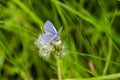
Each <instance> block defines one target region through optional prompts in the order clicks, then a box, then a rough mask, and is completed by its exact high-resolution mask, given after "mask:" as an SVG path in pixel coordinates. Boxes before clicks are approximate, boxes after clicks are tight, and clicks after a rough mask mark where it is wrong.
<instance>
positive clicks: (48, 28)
mask: <svg viewBox="0 0 120 80" xmlns="http://www.w3.org/2000/svg"><path fill="white" fill-rule="evenodd" d="M44 31H45V32H46V33H51V34H54V35H55V34H56V33H57V31H56V29H55V27H54V25H53V24H52V23H51V22H50V21H49V20H47V21H46V22H45V25H44Z"/></svg>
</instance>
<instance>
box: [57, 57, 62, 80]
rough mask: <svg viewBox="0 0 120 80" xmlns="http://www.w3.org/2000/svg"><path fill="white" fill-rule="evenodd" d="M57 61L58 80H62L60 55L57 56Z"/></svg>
mask: <svg viewBox="0 0 120 80" xmlns="http://www.w3.org/2000/svg"><path fill="white" fill-rule="evenodd" d="M56 60H57V70H58V80H62V76H61V71H60V61H59V56H58V55H57V56H56Z"/></svg>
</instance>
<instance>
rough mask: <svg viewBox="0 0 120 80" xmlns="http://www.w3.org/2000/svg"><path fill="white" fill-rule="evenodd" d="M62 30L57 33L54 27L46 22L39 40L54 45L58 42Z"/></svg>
mask: <svg viewBox="0 0 120 80" xmlns="http://www.w3.org/2000/svg"><path fill="white" fill-rule="evenodd" d="M61 30H62V28H60V30H59V31H58V32H57V30H56V29H55V27H54V25H53V24H52V23H51V22H50V21H49V20H47V21H46V22H45V25H44V32H45V33H44V34H42V35H41V40H42V41H44V42H46V43H55V42H57V41H59V40H60V32H61Z"/></svg>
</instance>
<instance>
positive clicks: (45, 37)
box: [41, 33, 54, 43]
mask: <svg viewBox="0 0 120 80" xmlns="http://www.w3.org/2000/svg"><path fill="white" fill-rule="evenodd" d="M53 37H54V35H53V34H50V33H44V34H42V35H41V40H42V41H44V42H46V43H49V42H50V41H51V39H52V38H53Z"/></svg>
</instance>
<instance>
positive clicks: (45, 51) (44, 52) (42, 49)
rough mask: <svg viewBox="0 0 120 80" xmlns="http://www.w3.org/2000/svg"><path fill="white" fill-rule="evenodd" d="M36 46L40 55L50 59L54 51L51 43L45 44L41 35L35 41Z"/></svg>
mask: <svg viewBox="0 0 120 80" xmlns="http://www.w3.org/2000/svg"><path fill="white" fill-rule="evenodd" d="M35 45H36V46H37V47H38V48H39V55H40V56H41V57H43V58H45V59H48V58H49V57H50V52H51V51H52V50H53V49H52V47H51V45H50V43H45V42H43V41H42V40H41V35H40V36H39V38H38V39H37V40H36V41H35Z"/></svg>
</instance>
